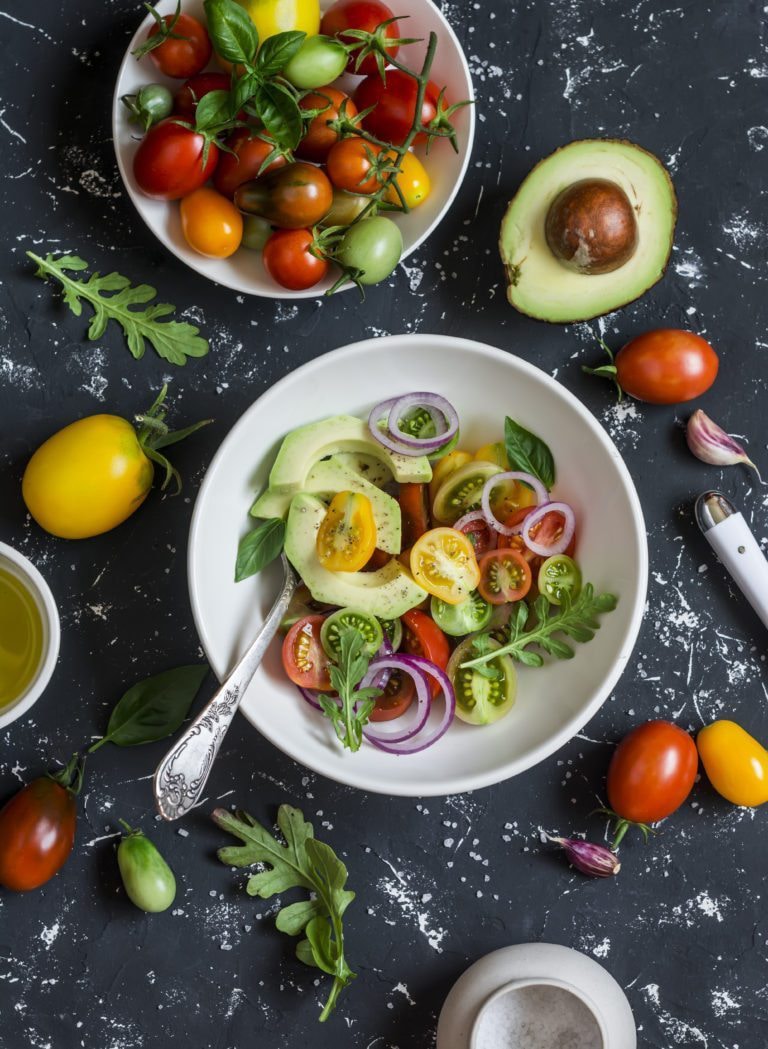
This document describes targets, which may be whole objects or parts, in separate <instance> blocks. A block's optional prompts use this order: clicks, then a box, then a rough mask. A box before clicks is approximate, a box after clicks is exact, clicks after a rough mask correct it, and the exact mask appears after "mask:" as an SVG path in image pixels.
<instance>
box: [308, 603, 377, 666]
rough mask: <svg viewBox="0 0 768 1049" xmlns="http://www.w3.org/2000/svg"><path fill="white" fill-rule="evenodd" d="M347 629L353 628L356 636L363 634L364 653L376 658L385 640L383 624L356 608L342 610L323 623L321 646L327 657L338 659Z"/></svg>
mask: <svg viewBox="0 0 768 1049" xmlns="http://www.w3.org/2000/svg"><path fill="white" fill-rule="evenodd" d="M345 627H352V629H353V630H354V631H355V633H356V634H362V636H363V640H364V641H365V645H364V647H363V651H364V652H365V654H366V655H367V656H375V655H376V653H377V652H378V651H379V649H380V648H381V642H382V641H383V640H384V632H383V630H382V628H381V624H380V623H379V621H378V619H377V618H376V617H375V616H371V615H369V614H368V613H367V612H359V611H358V610H357V609H356V608H340V609H339V611H338V612H334V613H333V615H332V616H328V618H327V619H325V620H324V621H323V625H322V628H321V630H320V644H321V645H322V646H323V648H324V649H325V652H326V655H329V656H330V657H331V659H337V658H338V656H339V652H340V646H339V639H340V634H341V631H342V630H343V629H344V628H345Z"/></svg>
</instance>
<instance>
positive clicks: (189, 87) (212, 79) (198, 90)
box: [173, 73, 231, 122]
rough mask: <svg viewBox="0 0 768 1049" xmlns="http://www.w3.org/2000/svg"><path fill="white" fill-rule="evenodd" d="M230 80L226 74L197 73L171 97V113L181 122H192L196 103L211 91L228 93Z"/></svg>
mask: <svg viewBox="0 0 768 1049" xmlns="http://www.w3.org/2000/svg"><path fill="white" fill-rule="evenodd" d="M230 84H231V80H230V78H229V77H228V76H227V74H226V73H199V74H198V75H197V76H193V77H190V79H189V80H188V81H187V82H186V84H182V85H181V87H180V88H179V90H178V91H177V92H176V94H175V95H174V96H173V112H174V115H175V116H177V117H181V119H182V120H189V121H192V122H194V119H195V110H196V109H197V103H198V102H199V101H200V99H201V98H203V96H204V95H207V94H208V93H209V92H211V91H229V88H230Z"/></svg>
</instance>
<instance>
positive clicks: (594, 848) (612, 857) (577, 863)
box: [549, 838, 621, 878]
mask: <svg viewBox="0 0 768 1049" xmlns="http://www.w3.org/2000/svg"><path fill="white" fill-rule="evenodd" d="M549 840H550V841H552V842H554V843H555V845H559V846H560V848H561V849H562V850H563V852H564V853H565V855H566V856H567V857H568V862H569V863H570V864H571V866H573V867H575V868H576V870H578V871H581V873H582V874H586V875H588V876H589V877H591V878H610V877H611V875H613V874H618V873H619V871H620V870H621V863H620V862H619V859H618V857H617V855H616V853H615V852H611V850H610V849H609V848H607V847H606V846H605V845H595V844H594V843H593V842H591V841H582V840H581V839H580V838H550V839H549Z"/></svg>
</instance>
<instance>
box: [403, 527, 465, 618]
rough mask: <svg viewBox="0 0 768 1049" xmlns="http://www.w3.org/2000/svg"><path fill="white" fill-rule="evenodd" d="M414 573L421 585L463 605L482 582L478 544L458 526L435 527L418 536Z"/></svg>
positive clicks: (447, 599) (437, 594) (449, 601)
mask: <svg viewBox="0 0 768 1049" xmlns="http://www.w3.org/2000/svg"><path fill="white" fill-rule="evenodd" d="M411 574H412V575H413V578H414V579H415V580H416V582H417V583H418V584H419V586H422V587H424V589H425V590H426V591H427V592H428V593H430V594H432V596H433V597H438V598H440V600H441V601H445V602H446V604H449V605H460V604H461V602H462V601H465V600H466V599H467V598H468V597H469V595H470V594H471V593H472V591H473V590H474V589H475V588H476V587H477V584H478V583H479V582H480V569H479V568H478V567H477V558H476V557H475V550H474V547H473V546H472V543H471V542H470V541H469V539H468V538H467V537H466V536H465V535H463V534H462V533H461V532H457V531H456V529H455V528H433V529H432V530H431V531H429V532H425V533H424V535H423V536H421V538H420V539H417V540H416V542H415V543H414V544H413V548H412V549H411Z"/></svg>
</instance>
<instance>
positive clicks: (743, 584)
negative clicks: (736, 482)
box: [704, 513, 768, 627]
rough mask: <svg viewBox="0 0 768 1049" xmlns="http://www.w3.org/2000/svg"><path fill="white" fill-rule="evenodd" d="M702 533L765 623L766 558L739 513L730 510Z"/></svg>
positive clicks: (767, 597) (767, 612)
mask: <svg viewBox="0 0 768 1049" xmlns="http://www.w3.org/2000/svg"><path fill="white" fill-rule="evenodd" d="M704 534H705V536H706V537H707V539H708V541H709V544H710V546H711V547H712V549H713V550H714V551H715V553H716V554H717V556H718V557H719V558H720V560H721V561H722V562H723V564H724V565H725V567H726V568H727V569H728V571H729V572H730V573H731V575H732V576H733V579H734V581H735V583H736V585H737V586H738V588H739V590H741V592H742V594H743V595H744V597H746V599H747V601H749V603H750V605H752V607H753V608H754V610H755V612H757V614H758V615H759V616H760V618H761V619H762V621H763V623H764V624H765V626H766V627H768V561H766V559H765V557H764V555H763V552H762V550H761V549H760V547H759V546H758V544H757V540H756V539H755V537H754V535H753V534H752V531H751V529H750V527H749V525H748V524H747V522H746V521H745V520H744V518H743V516H742V515H741V514H739V513H735V514H732V515H731V516H730V517H726V518H725V520H724V521H721V522H720V523H719V524H716V525H715V526H714V527H713V528H710V529H709V530H708V531H706V532H705V533H704Z"/></svg>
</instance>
